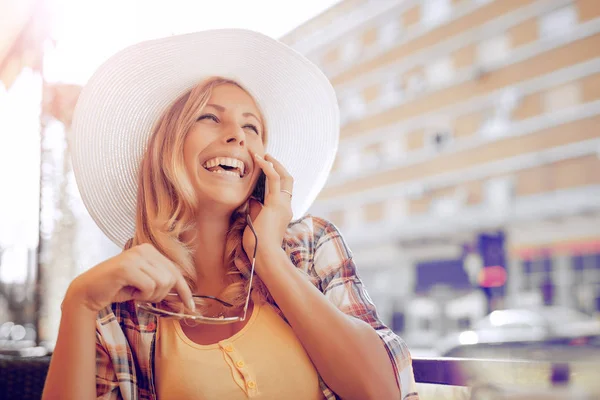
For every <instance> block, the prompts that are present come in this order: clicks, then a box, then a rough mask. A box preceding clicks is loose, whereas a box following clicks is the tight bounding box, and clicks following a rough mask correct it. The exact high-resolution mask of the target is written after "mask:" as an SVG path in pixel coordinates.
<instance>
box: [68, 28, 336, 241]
mask: <svg viewBox="0 0 600 400" xmlns="http://www.w3.org/2000/svg"><path fill="white" fill-rule="evenodd" d="M211 76H221V77H225V78H229V79H232V80H235V81H237V82H238V83H240V84H241V85H242V86H243V87H244V88H246V89H247V90H248V92H249V93H250V94H251V95H252V96H253V97H254V99H255V100H256V102H257V103H258V105H259V107H260V108H261V110H262V112H263V114H264V115H263V116H264V118H265V120H266V125H267V127H268V131H269V139H268V144H267V149H266V150H267V152H268V153H269V154H271V155H273V156H274V157H275V158H276V159H278V160H279V161H281V162H282V164H283V165H284V166H285V167H286V169H287V170H288V171H289V172H290V174H291V175H292V176H293V177H294V190H293V198H292V210H293V213H294V218H295V219H296V218H299V217H301V216H302V215H304V214H305V213H306V212H307V210H308V208H309V207H310V205H311V204H312V203H313V201H314V200H315V198H316V197H317V195H318V193H319V192H320V191H321V189H322V188H323V186H324V184H325V182H326V180H327V177H328V175H329V172H330V170H331V166H332V164H333V161H334V158H335V154H336V151H337V146H338V140H339V110H338V106H337V100H336V96H335V92H334V90H333V87H332V86H331V84H330V82H329V80H328V79H327V78H326V77H325V75H324V74H323V73H322V72H321V70H319V68H317V67H316V66H315V65H314V64H313V63H311V62H310V61H309V60H308V59H306V58H305V57H304V56H302V55H301V54H299V53H298V52H296V51H295V50H293V49H292V48H290V47H288V46H287V45H285V44H283V43H281V42H279V41H277V40H275V39H272V38H270V37H268V36H265V35H263V34H260V33H257V32H253V31H248V30H242V29H220V30H211V31H203V32H198V33H192V34H186V35H179V36H172V37H168V38H164V39H158V40H151V41H147V42H143V43H139V44H136V45H133V46H131V47H128V48H126V49H124V50H122V51H120V52H119V53H117V54H116V55H114V56H113V57H111V58H110V59H109V60H108V61H106V62H105V63H104V64H103V65H102V66H101V67H100V68H99V69H98V70H97V71H96V72H95V73H94V75H93V76H92V77H91V78H90V80H89V81H88V83H87V84H86V86H85V87H84V88H83V90H82V92H81V94H80V97H79V100H78V103H77V105H76V107H75V112H74V117H73V124H72V128H71V132H70V134H69V147H70V151H71V155H72V163H73V170H74V173H75V178H76V181H77V185H78V188H79V191H80V192H81V197H82V199H83V202H84V204H85V206H86V208H87V210H88V212H89V213H90V215H91V216H92V218H93V219H94V221H95V222H96V223H97V224H98V226H99V227H100V229H101V230H102V231H103V232H104V233H105V234H106V235H107V236H108V237H109V238H110V239H111V240H112V241H113V242H114V243H115V244H116V245H118V246H120V247H123V246H124V244H125V243H126V241H127V240H128V239H129V238H131V237H133V233H134V230H135V215H136V197H137V185H138V170H139V166H140V162H141V158H142V155H143V153H144V151H145V149H146V146H147V142H148V139H149V137H150V134H151V132H152V128H153V126H154V124H155V123H156V121H157V120H158V118H159V117H160V115H161V114H162V113H163V111H164V110H165V109H166V108H167V107H168V106H169V105H170V104H171V103H172V102H173V101H174V100H175V99H176V98H177V97H178V96H180V95H181V94H183V93H184V92H186V91H187V90H189V89H190V88H192V87H193V86H195V85H196V84H198V83H199V82H201V81H202V80H204V79H206V78H208V77H211Z"/></svg>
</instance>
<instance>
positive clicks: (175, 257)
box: [44, 29, 417, 399]
mask: <svg viewBox="0 0 600 400" xmlns="http://www.w3.org/2000/svg"><path fill="white" fill-rule="evenodd" d="M338 131H339V122H338V109H337V102H336V99H335V94H334V91H333V88H332V87H331V85H330V83H329V82H328V80H327V79H326V77H325V76H324V75H323V74H322V73H321V72H320V71H319V70H318V68H316V67H315V66H314V65H313V64H311V63H310V62H309V61H308V60H307V59H305V58H304V57H302V56H301V55H299V54H298V53H296V52H295V51H293V50H292V49H290V48H288V47H287V46H285V45H284V44H282V43H280V42H278V41H275V40H273V39H270V38H268V37H265V36H263V35H261V34H258V33H255V32H250V31H245V30H231V29H228V30H216V31H206V32H200V33H195V34H190V35H183V36H175V37H170V38H166V39H161V40H155V41H150V42H145V43H141V44H138V45H136V46H133V47H130V48H128V49H125V50H123V51H122V52H120V53H118V54H117V55H115V56H114V57H113V58H111V59H110V60H109V61H108V62H107V63H105V64H104V65H103V66H102V67H101V68H100V69H99V70H98V71H97V72H96V74H94V76H93V77H92V78H91V79H90V81H89V83H88V84H87V85H86V87H85V88H84V90H83V91H82V93H81V96H80V99H79V101H78V105H77V108H76V110H75V117H74V122H73V132H72V135H71V138H70V147H71V151H72V154H73V168H74V171H75V176H76V179H77V183H78V186H79V189H80V191H81V194H82V198H83V200H84V203H85V204H86V207H87V208H88V210H89V212H90V214H91V215H92V217H93V218H94V219H95V221H96V222H97V223H98V225H99V226H100V228H101V229H102V230H103V231H104V232H105V233H106V234H107V235H108V236H109V237H110V238H111V239H112V240H113V241H114V242H115V243H117V244H118V245H120V246H123V247H124V251H123V252H122V253H121V254H119V255H117V256H115V257H113V258H111V259H109V260H107V261H105V262H102V263H101V264H99V265H97V266H95V267H93V268H91V269H90V270H88V271H87V272H85V273H83V274H82V275H80V276H79V277H77V278H76V279H75V280H74V281H73V282H72V283H71V285H70V286H69V289H68V291H67V293H66V295H65V298H64V301H63V305H62V310H63V315H62V319H61V323H60V328H59V336H58V340H57V343H56V347H55V351H54V354H53V357H52V362H51V365H50V369H49V372H48V377H47V382H46V386H45V389H44V398H45V399H55V398H60V399H71V398H72V399H87V398H94V397H98V398H103V399H115V398H124V399H146V398H150V399H154V398H160V399H184V398H204V399H242V398H244V399H245V398H256V399H272V398H285V399H323V398H327V399H334V398H344V399H400V398H403V399H415V398H417V395H416V392H415V388H414V386H415V384H414V377H413V375H412V368H411V359H410V354H409V353H408V350H407V348H406V346H405V344H404V342H403V341H402V340H401V339H400V338H398V337H397V336H396V335H395V334H393V333H392V332H391V331H390V330H389V329H388V328H387V327H385V326H384V325H383V324H382V323H381V321H380V320H379V318H378V316H377V313H376V310H375V307H374V305H373V303H372V302H371V300H370V299H369V297H368V295H367V293H366V291H365V289H364V287H363V286H362V283H361V281H360V279H359V278H358V276H357V275H356V271H355V267H354V264H353V261H352V258H351V255H350V251H349V250H348V248H347V247H346V245H345V243H344V241H343V239H342V237H341V235H340V233H339V232H338V230H337V229H336V228H335V227H334V226H333V225H332V224H331V223H329V222H327V221H325V220H323V219H320V218H316V217H312V216H308V215H304V213H305V212H306V210H307V209H308V207H309V206H310V204H311V203H312V201H313V200H314V199H315V197H316V196H317V194H318V192H319V191H320V189H321V188H322V187H323V185H324V183H325V180H326V178H327V175H328V173H329V170H330V168H331V165H332V162H333V159H334V157H335V150H336V148H337V140H338ZM267 150H268V153H267ZM284 165H285V167H284ZM292 177H293V178H292ZM264 178H266V179H264ZM292 220H293V221H292ZM94 341H95V346H94Z"/></svg>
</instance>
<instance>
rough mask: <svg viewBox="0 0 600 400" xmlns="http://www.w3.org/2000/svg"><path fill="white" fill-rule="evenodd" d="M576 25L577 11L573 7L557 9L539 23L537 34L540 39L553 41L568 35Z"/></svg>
mask: <svg viewBox="0 0 600 400" xmlns="http://www.w3.org/2000/svg"><path fill="white" fill-rule="evenodd" d="M575 25H577V10H576V9H575V6H574V5H570V6H567V7H563V8H559V9H558V10H554V11H552V12H550V13H548V14H546V15H544V16H543V17H541V18H540V21H539V34H540V37H541V38H542V39H554V38H560V37H564V36H566V35H568V34H569V33H570V32H571V31H572V30H573V28H574V27H575Z"/></svg>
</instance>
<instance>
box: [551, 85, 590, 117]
mask: <svg viewBox="0 0 600 400" xmlns="http://www.w3.org/2000/svg"><path fill="white" fill-rule="evenodd" d="M580 102H581V85H580V84H579V82H574V83H570V84H567V85H563V86H559V87H557V88H553V89H550V90H549V91H548V92H546V94H545V96H544V108H545V110H546V112H553V111H558V110H561V109H564V108H569V107H572V106H575V105H577V104H579V103H580Z"/></svg>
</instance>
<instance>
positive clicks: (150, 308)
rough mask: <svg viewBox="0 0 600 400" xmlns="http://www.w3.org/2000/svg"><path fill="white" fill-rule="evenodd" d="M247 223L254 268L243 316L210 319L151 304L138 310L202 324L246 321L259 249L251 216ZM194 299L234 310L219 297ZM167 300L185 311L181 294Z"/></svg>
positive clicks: (143, 303)
mask: <svg viewBox="0 0 600 400" xmlns="http://www.w3.org/2000/svg"><path fill="white" fill-rule="evenodd" d="M246 221H247V223H248V226H249V227H250V230H251V231H252V234H253V235H254V252H253V254H252V267H251V269H250V284H249V285H248V293H247V294H246V302H245V303H244V309H243V311H242V313H241V315H237V316H218V317H209V316H205V315H202V314H201V313H193V314H186V313H182V312H175V311H172V310H168V309H166V308H161V307H160V306H157V305H155V304H153V303H149V302H140V303H138V305H137V306H138V308H139V309H141V310H144V311H146V312H149V313H151V314H154V315H156V316H157V317H163V318H175V319H182V320H184V321H193V322H196V323H200V324H211V325H225V324H232V323H234V322H241V321H245V320H246V316H247V315H248V304H249V303H250V293H251V292H252V280H253V278H254V264H255V262H256V249H257V248H258V236H257V235H256V231H255V230H254V226H253V225H252V221H251V220H250V215H246ZM192 298H193V300H194V303H195V304H196V305H198V304H202V303H204V302H205V300H206V299H209V300H213V301H216V302H217V303H219V304H220V305H222V306H224V307H228V308H233V304H230V303H228V302H226V301H224V300H221V299H219V298H217V297H214V296H203V295H193V296H192ZM167 299H172V301H171V300H168V301H169V302H170V303H176V304H177V303H179V304H180V305H181V307H180V309H182V310H183V309H184V306H183V301H182V300H181V297H180V296H179V294H177V293H169V294H167ZM159 304H160V303H159ZM178 308H179V307H178Z"/></svg>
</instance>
